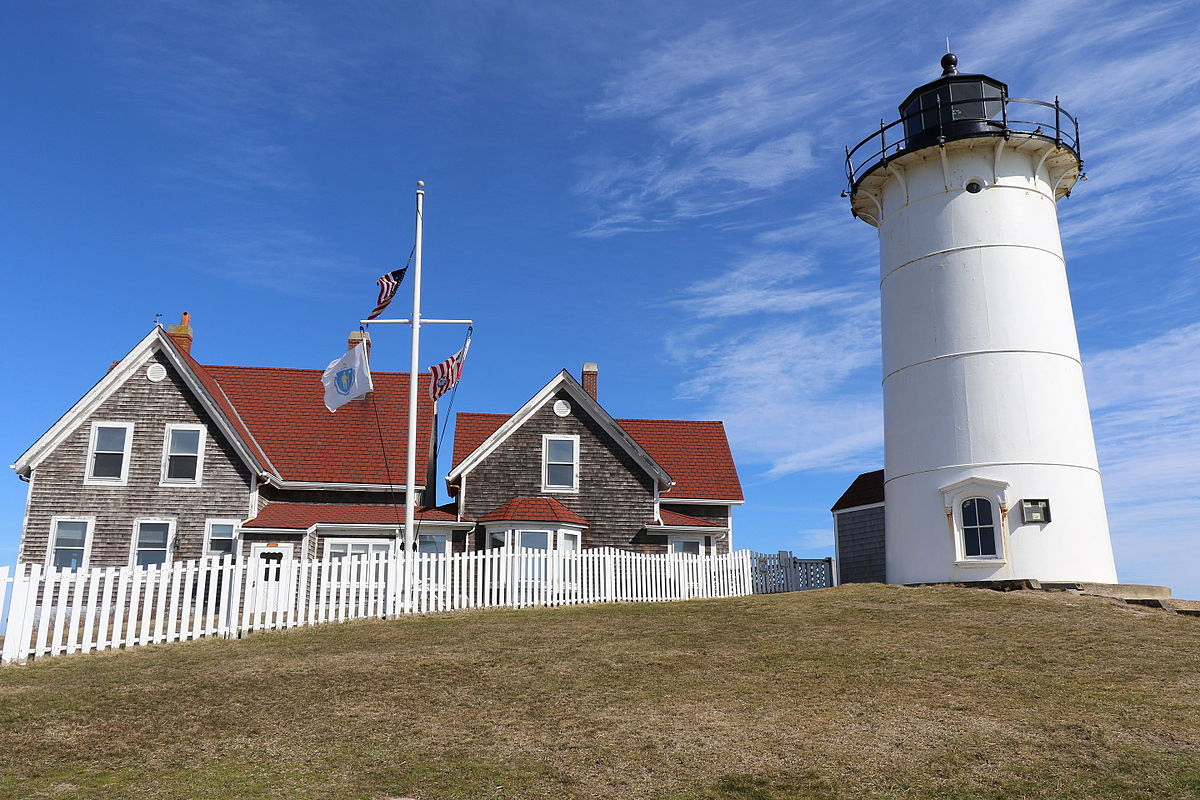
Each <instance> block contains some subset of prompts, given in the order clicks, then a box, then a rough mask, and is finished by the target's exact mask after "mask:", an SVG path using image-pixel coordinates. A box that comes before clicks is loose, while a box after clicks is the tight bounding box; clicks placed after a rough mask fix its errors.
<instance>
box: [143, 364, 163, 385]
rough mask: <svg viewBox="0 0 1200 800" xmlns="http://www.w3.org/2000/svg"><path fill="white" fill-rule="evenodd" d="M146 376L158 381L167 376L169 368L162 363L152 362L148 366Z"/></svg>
mask: <svg viewBox="0 0 1200 800" xmlns="http://www.w3.org/2000/svg"><path fill="white" fill-rule="evenodd" d="M146 377H147V378H148V379H149V380H152V381H154V382H155V383H158V382H159V381H161V380H162V379H163V378H165V377H167V368H166V367H164V366H163V365H162V364H158V363H155V364H151V365H150V366H148V367H146Z"/></svg>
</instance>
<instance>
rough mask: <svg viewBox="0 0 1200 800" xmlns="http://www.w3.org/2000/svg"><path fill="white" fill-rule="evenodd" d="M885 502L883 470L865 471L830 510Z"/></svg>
mask: <svg viewBox="0 0 1200 800" xmlns="http://www.w3.org/2000/svg"><path fill="white" fill-rule="evenodd" d="M882 502H883V470H881V469H877V470H875V471H874V472H864V473H863V474H862V475H859V476H858V477H857V478H855V479H854V482H853V483H851V484H850V486H849V488H847V489H846V491H844V492H842V496H841V497H839V498H838V501H837V502H836V503H834V504H833V508H831V509H829V510H830V511H841V510H842V509H845V508H857V507H858V506H869V505H873V504H875V503H882Z"/></svg>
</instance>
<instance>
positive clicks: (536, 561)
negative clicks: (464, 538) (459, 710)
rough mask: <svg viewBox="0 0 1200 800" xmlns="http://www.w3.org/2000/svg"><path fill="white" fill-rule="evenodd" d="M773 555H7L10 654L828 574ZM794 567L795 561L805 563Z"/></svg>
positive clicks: (613, 598) (688, 594) (749, 589)
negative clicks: (13, 558) (130, 561)
mask: <svg viewBox="0 0 1200 800" xmlns="http://www.w3.org/2000/svg"><path fill="white" fill-rule="evenodd" d="M763 558H764V557H763V556H761V555H760V554H757V553H751V552H750V551H747V550H742V551H739V552H735V553H730V554H728V555H719V556H694V555H675V554H669V555H667V554H664V555H652V554H646V553H633V552H628V551H624V550H615V549H609V548H604V549H596V550H583V551H580V552H574V553H567V552H561V553H560V552H546V551H536V550H518V551H512V550H489V551H482V552H475V553H454V554H444V555H442V554H414V556H413V558H412V560H411V562H406V560H405V558H404V556H403V553H400V552H396V553H391V554H388V553H375V554H371V555H363V556H355V557H352V558H337V559H327V560H323V561H322V560H310V559H302V560H278V561H271V560H260V559H238V560H234V559H233V558H232V557H228V556H227V557H225V558H223V559H217V558H207V559H200V560H196V561H176V562H173V563H171V564H167V565H161V566H157V565H156V566H148V567H101V568H96V569H90V570H79V571H73V570H54V569H52V570H44V569H43V568H42V566H41V565H40V564H28V565H21V566H19V567H17V568H16V569H15V570H14V569H11V568H9V567H0V608H3V607H4V606H5V602H7V624H6V625H5V635H4V644H3V648H2V650H0V662H2V663H6V664H7V663H20V662H24V661H26V660H28V659H30V658H44V657H47V656H55V655H62V654H69V653H88V652H94V651H100V650H110V649H116V648H128V647H134V646H138V645H146V644H158V643H162V642H178V641H185V640H188V639H199V638H201V637H212V636H217V637H233V636H241V635H243V634H246V633H249V632H251V631H256V630H264V629H274V628H290V627H295V626H298V625H314V624H320V623H325V622H342V621H345V620H351V619H361V618H366V617H377V618H387V617H394V616H396V615H399V614H410V613H417V614H424V613H432V612H438V611H454V610H459V609H468V608H495V607H510V608H522V607H525V606H560V605H572V604H578V603H610V602H644V601H662V600H684V599H688V598H694V597H735V596H741V595H747V594H753V593H756V592H758V593H761V592H772V591H794V590H796V589H801V588H822V587H823V586H826V585H829V584H828V580H823V581H815V582H813V585H811V586H803V585H800V584H801V582H800V581H799V580H798V579H796V578H787V579H786V580H783V581H782V582H781V580H780V578H779V575H780V574H782V573H781V572H780V570H781V569H785V571H786V568H781V566H780V561H781V559H779V558H777V557H775V556H769V557H765V558H768V559H774V560H775V563H774V564H772V565H770V567H769V568H768V567H767V566H764V562H763V561H762V559H763ZM792 561H798V560H797V559H792ZM812 563H813V564H819V565H824V566H825V567H828V566H829V564H828V561H821V560H817V561H813V562H812ZM790 569H791V571H792V572H793V573H795V572H797V567H796V566H795V565H791V567H790ZM410 572H411V575H410V574H408V573H410ZM826 574H827V575H831V574H832V572H831V571H828V572H827V573H826ZM785 584H786V585H787V586H788V587H790V588H788V589H784V588H782V587H783V586H784V585H785Z"/></svg>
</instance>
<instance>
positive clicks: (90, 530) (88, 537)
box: [45, 515, 96, 572]
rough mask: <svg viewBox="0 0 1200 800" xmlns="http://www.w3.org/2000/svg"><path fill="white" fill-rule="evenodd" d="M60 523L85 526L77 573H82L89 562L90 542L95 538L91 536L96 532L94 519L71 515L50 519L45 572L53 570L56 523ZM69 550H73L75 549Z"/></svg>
mask: <svg viewBox="0 0 1200 800" xmlns="http://www.w3.org/2000/svg"><path fill="white" fill-rule="evenodd" d="M60 522H82V523H84V524H86V525H87V528H86V530H84V532H83V559H82V561H81V563H80V565H79V571H80V572H82V571H83V570H85V569H87V568H88V565H89V563H90V562H91V558H92V540H93V539H94V538H95V537H94V536H93V534H94V533H95V531H96V518H95V517H81V516H71V515H63V516H55V517H51V518H50V538H48V539H47V540H46V563H45V567H46V569H47V570H52V569H55V567H54V550H55V548H56V546H57V545H56V542H57V541H58V523H60ZM71 549H72V550H74V549H75V548H71Z"/></svg>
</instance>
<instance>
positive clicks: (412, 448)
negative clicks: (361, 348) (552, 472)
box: [404, 181, 428, 613]
mask: <svg viewBox="0 0 1200 800" xmlns="http://www.w3.org/2000/svg"><path fill="white" fill-rule="evenodd" d="M424 207H425V181H417V235H416V242H415V247H414V248H413V310H412V320H411V322H412V361H411V362H410V368H409V371H408V482H407V484H406V485H405V487H404V610H405V612H407V613H411V612H412V610H413V605H412V600H413V580H414V579H415V577H416V575H415V572H416V571H415V569H414V567H415V564H414V558H413V542H414V534H415V527H416V525H415V523H416V501H417V498H416V493H417V388H418V384H419V383H420V381H418V380H417V376H418V375H420V370H421V363H420V362H421V234H422V227H423V222H424V219H423V213H422V212H423V210H424ZM426 491H428V487H426Z"/></svg>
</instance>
